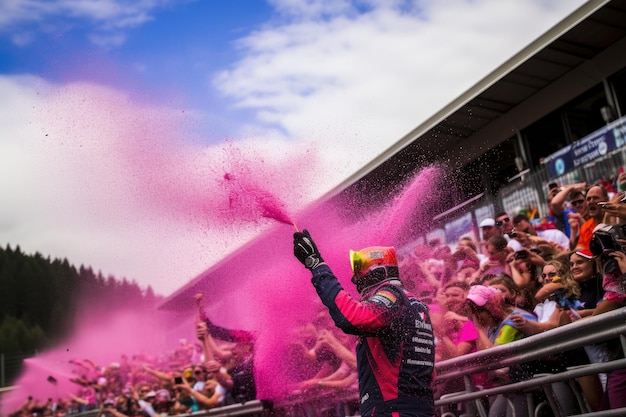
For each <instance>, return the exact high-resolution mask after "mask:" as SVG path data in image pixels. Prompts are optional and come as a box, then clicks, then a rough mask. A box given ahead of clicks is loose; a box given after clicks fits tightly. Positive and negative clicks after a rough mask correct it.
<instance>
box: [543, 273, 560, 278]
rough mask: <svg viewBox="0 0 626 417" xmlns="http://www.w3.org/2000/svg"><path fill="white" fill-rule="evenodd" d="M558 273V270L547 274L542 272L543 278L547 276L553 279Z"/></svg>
mask: <svg viewBox="0 0 626 417" xmlns="http://www.w3.org/2000/svg"><path fill="white" fill-rule="evenodd" d="M557 275H558V273H556V272H548V273H547V274H541V278H543V279H546V278H547V277H550V278H551V279H552V278H554V277H556V276H557Z"/></svg>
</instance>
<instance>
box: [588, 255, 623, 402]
mask: <svg viewBox="0 0 626 417" xmlns="http://www.w3.org/2000/svg"><path fill="white" fill-rule="evenodd" d="M615 249H616V250H614V251H613V252H610V253H605V254H604V260H603V263H604V264H605V265H604V268H603V269H604V270H605V271H606V272H605V274H604V277H603V281H602V286H603V289H604V291H605V295H604V300H603V301H602V302H601V303H600V304H599V305H598V307H597V308H596V310H595V311H594V313H593V315H598V314H602V313H606V312H608V311H612V310H615V309H616V308H620V307H624V306H626V254H625V253H624V250H623V249H621V248H619V249H618V248H615ZM606 263H613V265H611V266H610V267H608V268H607V267H606ZM607 348H608V358H607V359H608V360H616V359H623V358H624V353H623V350H622V349H621V344H620V340H619V339H615V340H611V341H610V342H608V343H607ZM620 407H626V370H624V369H616V370H614V371H611V372H609V373H608V374H607V381H606V400H605V405H604V407H603V408H604V409H607V410H612V409H615V408H620Z"/></svg>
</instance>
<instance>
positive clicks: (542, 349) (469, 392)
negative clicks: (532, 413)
mask: <svg viewBox="0 0 626 417" xmlns="http://www.w3.org/2000/svg"><path fill="white" fill-rule="evenodd" d="M616 338H619V339H620V341H621V347H622V353H626V308H621V309H618V310H615V311H612V312H610V313H605V314H602V315H599V316H596V317H591V318H588V319H584V320H579V321H577V322H575V323H572V324H568V325H565V326H562V327H559V328H556V329H553V330H550V331H547V332H544V333H541V334H538V335H535V336H531V337H527V338H525V339H522V340H520V341H517V342H513V343H508V344H506V345H502V346H497V347H494V348H491V349H487V350H483V351H480V352H475V353H470V354H467V355H463V356H460V357H457V358H453V359H449V360H446V361H442V362H439V363H437V364H436V366H435V367H436V370H437V382H438V383H440V382H442V381H445V380H450V379H458V378H462V379H463V380H464V382H465V386H466V390H465V391H462V392H458V393H453V394H451V395H446V396H445V398H440V399H438V400H437V401H435V405H437V406H438V407H441V406H444V405H449V404H459V403H464V404H465V405H466V406H467V407H468V408H470V409H475V411H474V413H473V414H471V415H479V416H483V415H484V410H481V409H480V408H481V407H480V404H478V401H477V400H480V399H483V398H487V397H492V396H495V395H498V394H509V393H520V392H523V391H524V390H527V389H531V388H537V387H548V386H549V385H550V384H551V383H553V382H559V381H571V380H573V379H574V378H578V377H581V376H586V375H593V374H598V373H606V372H610V371H613V370H615V369H623V368H626V359H617V360H612V361H610V362H603V363H595V364H589V365H583V366H578V367H576V368H575V369H569V370H567V371H564V372H561V373H555V374H549V375H545V376H540V377H537V378H533V379H530V380H527V381H523V382H517V383H513V384H508V385H502V386H498V387H495V388H490V389H486V390H476V389H475V388H474V387H473V386H472V383H471V381H470V376H471V375H473V374H477V373H481V372H487V371H492V370H496V369H500V368H504V367H509V366H513V365H519V364H522V363H526V362H528V361H531V360H535V359H541V358H545V357H547V356H550V355H553V354H555V353H562V352H566V351H570V350H573V349H575V348H578V347H582V346H586V345H592V344H596V343H600V342H605V341H607V340H611V339H616ZM548 400H550V398H548ZM551 408H553V412H554V413H555V416H558V415H560V410H559V409H558V408H559V407H558V406H557V407H555V406H554V404H551ZM555 408H557V409H556V410H555ZM579 415H581V416H582V415H585V416H589V417H591V416H596V415H597V416H599V415H603V416H605V415H607V416H608V415H620V416H624V415H626V408H622V409H619V410H612V411H611V413H610V414H607V412H606V411H603V412H602V413H599V414H598V413H591V412H587V413H583V414H579Z"/></svg>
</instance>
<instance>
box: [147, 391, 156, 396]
mask: <svg viewBox="0 0 626 417" xmlns="http://www.w3.org/2000/svg"><path fill="white" fill-rule="evenodd" d="M150 397H156V392H154V391H150V392H149V393H147V394H146V398H150Z"/></svg>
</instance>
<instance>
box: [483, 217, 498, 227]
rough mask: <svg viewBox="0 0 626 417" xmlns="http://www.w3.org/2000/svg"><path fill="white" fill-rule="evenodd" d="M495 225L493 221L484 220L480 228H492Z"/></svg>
mask: <svg viewBox="0 0 626 417" xmlns="http://www.w3.org/2000/svg"><path fill="white" fill-rule="evenodd" d="M495 225H496V222H495V220H494V219H485V220H483V221H482V222H480V227H493V226H495Z"/></svg>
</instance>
